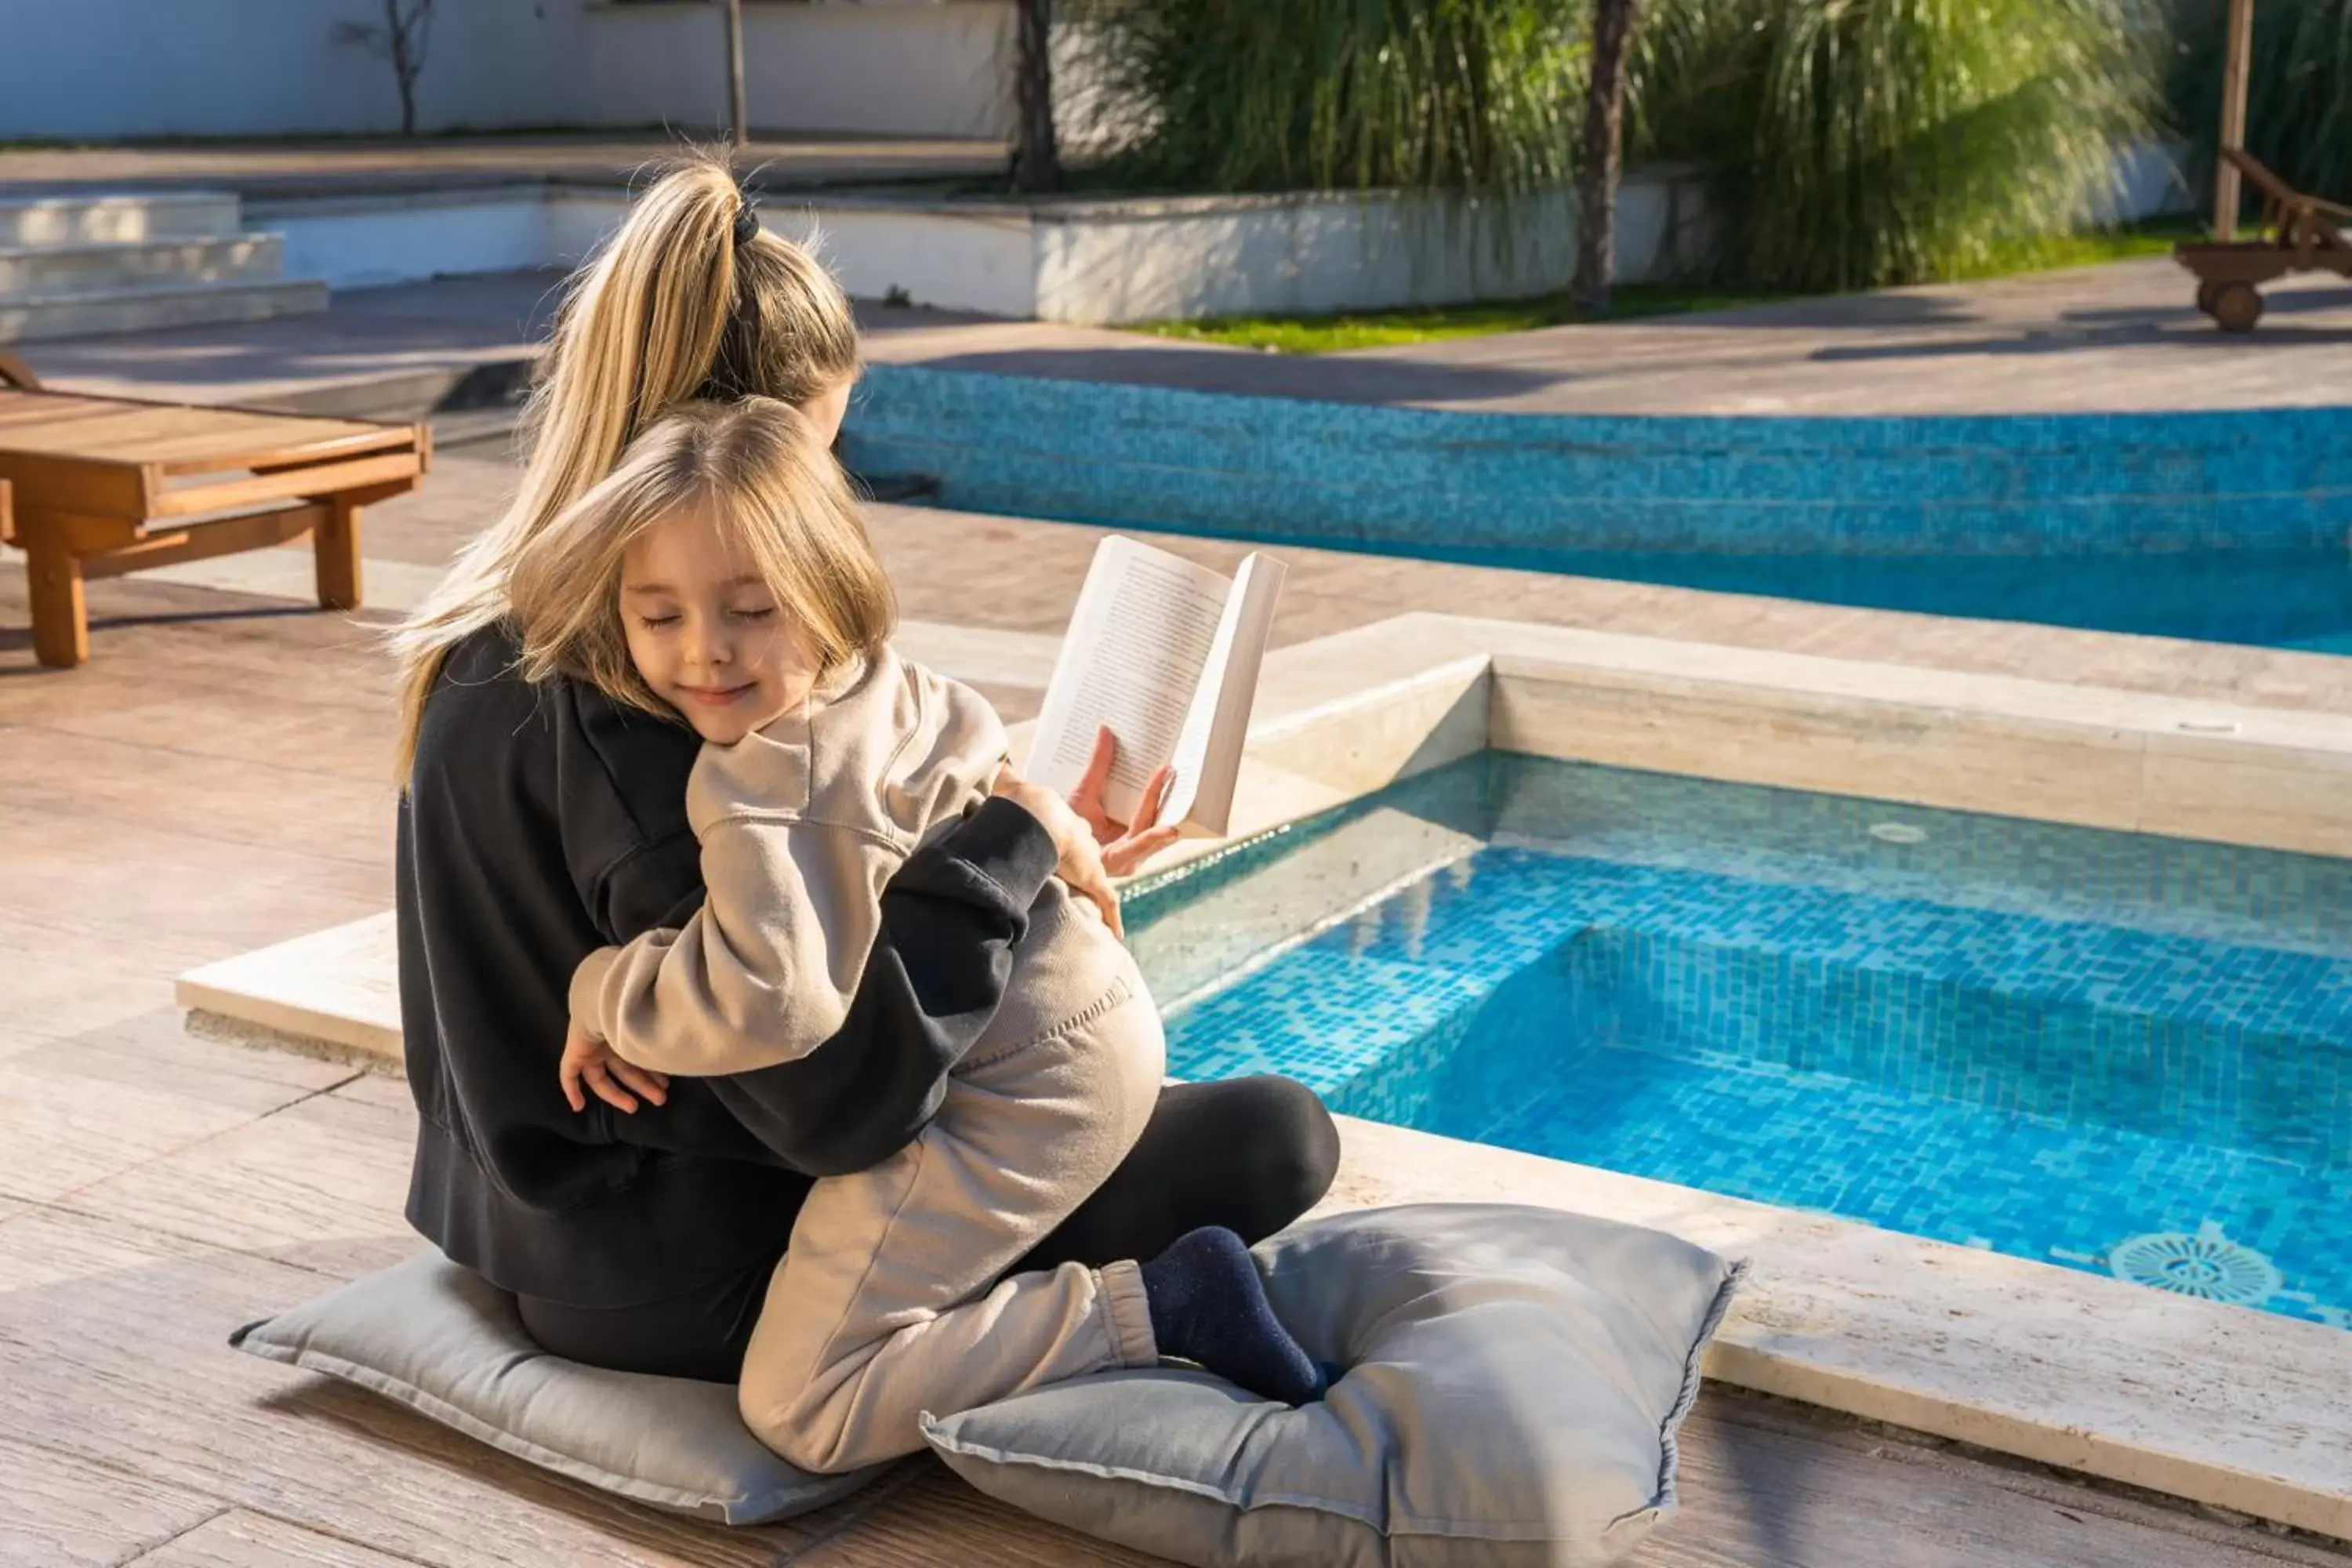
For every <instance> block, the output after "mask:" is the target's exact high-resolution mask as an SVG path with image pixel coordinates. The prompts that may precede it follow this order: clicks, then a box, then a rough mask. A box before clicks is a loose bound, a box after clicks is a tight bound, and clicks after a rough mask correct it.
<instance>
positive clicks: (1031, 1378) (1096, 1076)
mask: <svg viewBox="0 0 2352 1568" xmlns="http://www.w3.org/2000/svg"><path fill="white" fill-rule="evenodd" d="M1059 888H1060V884H1058V883H1055V884H1053V885H1052V891H1054V892H1055V894H1058V890H1059ZM1050 902H1051V904H1052V907H1051V908H1050V909H1048V910H1044V911H1042V913H1043V915H1044V917H1045V918H1043V919H1042V920H1039V919H1036V918H1034V917H1033V925H1032V929H1031V931H1030V935H1029V939H1028V940H1027V941H1025V942H1024V943H1023V944H1022V949H1021V950H1020V951H1019V952H1017V953H1016V958H1015V973H1014V977H1013V987H1012V990H1011V993H1010V994H1009V995H1008V998H1007V1002H1006V1005H1005V1006H1004V1008H1003V1010H1001V1011H1000V1013H999V1015H998V1017H997V1019H996V1021H995V1022H994V1023H993V1024H992V1026H991V1027H990V1029H989V1030H988V1031H987V1032H986V1033H985V1034H984V1035H983V1037H982V1040H981V1042H980V1043H979V1044H978V1045H976V1046H975V1047H973V1049H972V1051H971V1054H970V1055H969V1056H968V1057H967V1058H965V1059H964V1061H963V1062H961V1064H959V1065H958V1067H957V1068H956V1069H955V1072H954V1073H953V1075H952V1076H951V1077H950V1079H949V1082H948V1089H947V1098H946V1100H945V1102H944V1103H943V1104H942V1105H941V1106H940V1112H939V1114H938V1116H937V1117H935V1118H933V1120H932V1121H931V1124H930V1125H929V1127H928V1128H927V1129H925V1130H924V1131H923V1133H922V1135H921V1136H920V1137H919V1138H917V1139H916V1140H915V1142H912V1143H910V1144H908V1146H907V1147H906V1148H905V1149H902V1150H900V1151H899V1152H898V1153H897V1154H894V1155H892V1156H891V1157H890V1158H889V1159H887V1160H885V1161H884V1162H883V1163H880V1164H879V1165H877V1166H875V1167H873V1168H872V1169H871V1170H867V1171H862V1172H859V1173H857V1174H856V1175H851V1176H833V1177H827V1178H825V1179H824V1180H823V1181H820V1182H818V1183H817V1184H816V1185H815V1187H814V1189H813V1190H812V1191H811V1192H810V1194H809V1196H808V1200H807V1202H806V1203H804V1204H803V1205H802V1207H801V1212H800V1219H799V1221H798V1223H796V1224H795V1225H794V1226H793V1237H792V1244H791V1246H790V1247H789V1248H788V1249H787V1250H786V1252H785V1254H784V1259H783V1261H782V1263H781V1264H779V1265H777V1268H776V1272H775V1276H774V1278H773V1279H771V1280H770V1281H769V1284H768V1296H767V1300H766V1302H765V1304H764V1306H763V1307H762V1309H761V1314H760V1321H759V1322H758V1324H757V1325H756V1326H755V1327H754V1329H753V1330H752V1333H751V1346H750V1349H749V1351H748V1352H747V1353H746V1355H745V1357H744V1362H743V1373H742V1379H741V1382H740V1385H739V1390H738V1394H739V1400H740V1406H741V1409H742V1414H743V1419H744V1422H745V1424H746V1425H748V1426H750V1427H751V1431H752V1432H753V1434H754V1435H756V1436H758V1437H759V1438H760V1440H761V1442H763V1443H765V1444H767V1445H768V1447H771V1448H773V1449H774V1450H775V1451H776V1452H777V1453H779V1454H781V1455H782V1456H783V1457H784V1458H786V1459H789V1460H790V1461H792V1462H793V1464H795V1465H798V1466H800V1467H801V1468H803V1469H806V1470H813V1471H817V1472H820V1473H825V1472H834V1471H840V1470H848V1469H855V1468H858V1467H859V1466H862V1465H868V1464H873V1463H875V1462H877V1460H882V1459H888V1458H898V1456H900V1455H903V1454H910V1453H913V1452H915V1451H917V1450H918V1449H919V1448H920V1447H922V1446H923V1442H922V1436H921V1433H920V1432H919V1429H918V1427H917V1417H918V1416H919V1415H921V1414H922V1413H923V1412H926V1411H929V1412H930V1413H931V1414H933V1415H952V1414H955V1413H956V1412H959V1411H963V1410H969V1409H971V1408H972V1407H973V1406H975V1405H984V1404H987V1403H988V1402H990V1401H991V1400H995V1399H1002V1398H1003V1397H1004V1396H1006V1395H1007V1394H1017V1393H1019V1392H1020V1391H1021V1390H1023V1389H1025V1388H1031V1387H1034V1386H1035V1385H1036V1384H1044V1383H1052V1382H1055V1381H1058V1380H1059V1379H1062V1378H1066V1377H1076V1376H1079V1375H1081V1374H1083V1373H1090V1372H1102V1371H1107V1370H1109V1369H1112V1368H1116V1367H1126V1366H1150V1365H1152V1364H1154V1363H1156V1362H1157V1360H1158V1349H1157V1346H1156V1345H1155V1344H1154V1343H1153V1341H1152V1335H1151V1320H1150V1313H1149V1311H1148V1310H1147V1308H1146V1304H1145V1301H1144V1295H1143V1281H1142V1277H1141V1275H1140V1274H1139V1271H1138V1269H1137V1268H1136V1265H1135V1264H1134V1263H1132V1262H1118V1263H1112V1264H1109V1265H1108V1266H1106V1267H1104V1268H1086V1267H1084V1266H1083V1265H1080V1264H1076V1263H1066V1264H1063V1265H1062V1266H1061V1267H1060V1268H1056V1269H1054V1270H1053V1271H1052V1272H1050V1273H1034V1274H1018V1275H1013V1276H1012V1277H1010V1278H1003V1279H1000V1278H999V1276H1000V1275H1003V1271H1004V1270H1005V1269H1006V1268H1010V1267H1011V1266H1012V1265H1013V1263H1014V1262H1015V1261H1016V1260H1017V1259H1018V1258H1020V1257H1021V1256H1022V1254H1024V1252H1026V1251H1028V1250H1029V1248H1031V1247H1034V1246H1035V1245H1036V1244H1037V1243H1038V1242H1039V1241H1041V1240H1043V1239H1044V1238H1045V1236H1046V1235H1047V1233H1049V1232H1050V1231H1052V1230H1053V1229H1054V1228H1055V1226H1057V1225H1059V1224H1060V1223H1061V1222H1062V1220H1064V1219H1065V1218H1066V1217H1067V1216H1068V1215H1069V1214H1070V1213H1071V1211H1072V1210H1074V1209H1076V1207H1077V1206H1078V1205H1079V1204H1081V1203H1083V1202H1085V1201H1086V1199H1087V1197H1088V1196H1090V1195H1091V1194H1093V1193H1094V1191H1095V1189H1096V1188H1097V1187H1099V1186H1100V1185H1102V1184H1103V1182H1104V1180H1105V1179H1106V1178H1108V1176H1109V1175H1110V1173H1111V1172H1112V1171H1113V1170H1115V1169H1116V1168H1117V1167H1118V1163H1119V1162H1120V1161H1121V1160H1123V1159H1125V1158H1126V1157H1127V1154H1128V1152H1129V1150H1131V1149H1132V1148H1133V1147H1134V1146H1135V1142H1136V1140H1137V1139H1138V1138H1139V1137H1140V1136H1141V1135H1142V1132H1143V1126H1144V1123H1145V1122H1146V1121H1148V1120H1150V1115H1151V1110H1152V1106H1153V1105H1154V1103H1155V1102H1156V1101H1157V1100H1158V1099H1159V1096H1160V1079H1161V1076H1162V1073H1163V1071H1164V1068H1165V1066H1166V1061H1167V1042H1166V1038H1165V1036H1164V1035H1163V1033H1162V1031H1161V1028H1160V1014H1159V1009H1158V1007H1157V1006H1156V1005H1154V1003H1153V1002H1152V1000H1151V995H1150V992H1149V991H1148V990H1147V989H1145V987H1144V984H1143V980H1142V977H1141V976H1140V975H1139V974H1138V973H1135V969H1134V965H1133V963H1132V961H1131V960H1129V958H1128V957H1127V955H1126V953H1125V952H1124V951H1123V950H1120V949H1119V948H1118V947H1117V945H1116V944H1115V943H1112V942H1109V941H1108V937H1107V936H1102V935H1101V933H1100V932H1099V921H1097V919H1096V917H1095V916H1094V914H1093V911H1092V910H1090V909H1087V910H1080V911H1077V912H1076V913H1073V912H1072V911H1071V910H1070V909H1069V907H1068V905H1067V902H1066V900H1062V899H1060V898H1058V897H1056V898H1055V899H1054V900H1050ZM1089 921H1091V922H1093V923H1094V925H1095V926H1096V928H1097V930H1096V931H1095V932H1094V933H1092V934H1094V935H1095V936H1097V938H1098V939H1099V940H1096V941H1085V940H1081V938H1082V934H1084V933H1081V932H1080V931H1078V930H1077V929H1076V928H1077V927H1078V926H1079V925H1081V924H1084V923H1086V922H1089ZM1104 982H1107V984H1104ZM1088 998H1090V999H1088ZM1000 1040H1002V1041H1003V1042H1004V1043H1003V1044H999V1043H998V1042H999V1041H1000Z"/></svg>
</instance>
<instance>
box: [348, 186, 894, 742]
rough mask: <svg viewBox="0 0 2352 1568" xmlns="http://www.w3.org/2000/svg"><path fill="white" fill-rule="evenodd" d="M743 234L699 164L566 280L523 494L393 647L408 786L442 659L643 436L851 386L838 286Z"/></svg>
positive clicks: (465, 553)
mask: <svg viewBox="0 0 2352 1568" xmlns="http://www.w3.org/2000/svg"><path fill="white" fill-rule="evenodd" d="M739 221H744V222H745V226H746V230H747V232H749V231H750V225H749V223H748V221H746V220H745V206H744V200H743V194H742V191H741V189H740V187H739V186H738V185H737V184H736V183H735V177H734V175H733V174H732V173H730V170H729V168H728V166H727V164H726V163H724V162H723V161H721V160H719V159H718V158H715V157H707V156H697V157H695V158H693V159H691V160H689V161H688V162H687V163H682V164H680V165H679V166H677V168H675V169H672V170H671V171H670V172H669V173H667V174H664V175H663V176H662V177H661V179H660V180H658V181H657V182H656V183H655V184H654V185H653V186H652V188H650V189H649V190H647V191H646V194H645V195H643V196H641V197H639V198H638V199H637V201H636V202H635V204H634V205H632V206H631V207H630V209H629V215H628V216H627V218H626V219H625V221H624V222H623V223H622V225H621V226H620V228H619V230H618V231H617V232H615V233H614V235H613V237H612V238H611V239H609V240H607V241H606V242H605V243H604V246H603V247H602V248H600V249H599V250H598V251H597V253H596V254H595V255H594V256H593V257H591V258H589V259H588V260H587V261H586V262H584V263H583V264H582V265H581V267H580V269H579V270H578V271H577V272H575V273H574V274H573V275H572V281H571V284H570V285H569V289H568V292H567V293H566V295H565V298H564V301H563V307H562V310H561V311H560V312H559V313H558V315H557V317H556V323H555V332H554V336H553V338H552V339H551V342H550V343H549V346H548V349H547V353H546V354H545V356H544V357H543V358H542V359H541V363H540V372H539V384H538V386H537V387H536V389H535V390H534V391H533V393H532V395H531V400H530V406H529V408H528V409H526V410H525V412H524V416H523V428H524V430H525V432H526V436H527V440H528V442H529V447H530V457H529V458H528V460H527V461H526V463H525V466H524V468H523V474H522V484H521V488H520V490H519V491H518V492H517V494H516V496H515V499H514V501H513V504H512V505H510V506H509V507H508V509H507V511H506V515H505V516H503V517H501V518H500V519H499V521H497V522H496V523H494V524H492V525H491V526H490V527H489V528H488V529H486V530H485V531H483V532H482V533H481V534H479V535H478V536H477V537H476V538H475V539H474V540H473V541H472V542H470V543H468V544H467V546H466V548H465V549H464V550H462V551H460V552H458V554H457V560H456V561H455V562H454V563H452V564H451V566H450V568H449V572H448V574H447V575H446V577H444V578H443V579H442V581H441V584H440V585H439V586H438V587H437V588H436V589H435V590H434V592H433V594H432V595H431V596H430V597H428V598H427V599H426V600H425V603H424V605H421V606H420V607H419V608H418V609H417V611H416V613H415V615H413V616H410V617H409V618H408V620H407V621H406V622H404V624H403V625H402V626H401V627H400V629H399V631H398V632H397V633H395V634H394V639H393V647H394V653H395V654H396V656H397V658H398V659H399V663H400V752H399V763H398V765H399V771H400V778H401V780H402V783H403V784H404V785H405V784H406V781H407V778H408V772H409V768H410V765H411V764H412V763H413V762H414V761H415V752H416V731H417V725H418V723H419V721H421V720H422V718H423V716H424V711H425V698H426V697H427V696H429V695H430V694H431V692H432V690H433V683H434V680H435V679H436V677H437V676H438V675H439V674H440V671H441V664H442V661H443V659H445V658H446V657H447V656H448V652H449V649H450V648H451V647H454V646H455V645H456V644H457V643H458V642H460V641H462V640H463V639H465V638H466V637H470V636H472V635H473V634H474V633H475V632H478V631H479V630H481V629H482V628H483V627H484V626H491V625H494V624H495V623H497V622H498V621H499V620H500V619H502V618H504V617H505V616H506V615H507V614H508V611H509V600H508V583H509V578H510V577H511V575H512V574H513V571H514V564H515V562H516V559H517V558H518V557H519V556H520V554H521V552H523V551H524V550H525V549H526V548H527V547H528V546H529V545H530V542H531V541H532V540H533V539H534V538H536V537H537V536H538V535H539V533H540V532H541V530H543V529H545V528H546V527H547V526H548V524H549V523H551V521H554V520H555V518H556V517H557V515H558V514H560V513H561V512H562V510H564V509H565V508H566V507H568V506H570V505H571V504H572V502H573V501H575V500H579V499H580V498H581V497H582V496H583V495H584V494H585V493H587V491H588V489H589V488H590V487H591V486H593V485H594V484H595V483H596V482H597V481H598V480H600V479H604V476H605V475H606V474H607V473H609V472H610V471H611V470H612V468H613V465H614V463H615V462H616V461H618V460H619V458H620V456H621V453H622V451H623V450H624V449H625V448H626V447H627V446H628V445H629V443H630V442H631V441H633V440H635V438H636V437H637V434H638V433H639V432H640V431H642V430H644V429H645V428H646V426H649V425H651V424H652V423H653V422H654V421H656V419H659V418H660V417H661V416H663V415H664V414H665V413H667V411H669V410H670V409H671V408H673V407H675V406H677V405H679V404H681V403H683V402H686V401H688V400H689V399H692V398H697V397H718V398H730V397H747V396H758V397H769V398H777V399H781V400H782V401H784V402H786V403H802V402H805V401H807V400H808V399H809V398H812V397H814V396H817V395H820V394H822V393H824V392H826V391H829V390H830V389H832V388H833V387H835V386H837V385H839V384H841V383H843V382H844V381H845V380H847V379H848V378H850V377H851V376H854V375H856V374H857V323H856V319H855V318H854V317H853V316H852V315H851V313H850V309H849V300H848V299H847V298H846V297H845V295H844V294H843V293H842V291H841V288H840V286H839V285H838V284H836V283H835V282H834V280H833V279H832V277H831V276H830V275H828V274H827V273H826V272H825V270H824V268H823V267H821V266H819V265H818V264H817V261H816V258H814V257H813V256H811V255H810V254H809V252H808V251H807V250H806V249H804V248H803V247H801V246H798V245H795V244H793V242H792V241H790V240H788V239H783V238H781V237H777V236H774V235H771V234H767V233H765V232H756V233H750V237H748V238H746V239H744V240H741V241H740V242H739V241H738V240H737V238H736V230H737V225H738V223H739Z"/></svg>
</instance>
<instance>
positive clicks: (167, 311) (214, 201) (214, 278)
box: [0, 191, 327, 343]
mask: <svg viewBox="0 0 2352 1568" xmlns="http://www.w3.org/2000/svg"><path fill="white" fill-rule="evenodd" d="M284 273H285V240H284V238H283V237H281V236H278V235H275V234H247V233H246V232H245V229H244V227H243V225H242V224H241V222H240V220H239V216H238V211H237V198H236V195H233V194H230V193H227V192H219V191H173V192H161V193H156V194H152V195H144V194H142V195H64V196H31V197H10V198H0V343H9V342H40V341H44V340H47V339H55V338H81V337H95V336H99V335H100V334H103V333H108V332H134V331H157V330H160V329H163V328H169V327H206V326H217V325H221V324H224V323H230V322H243V321H268V320H269V319H271V318H273V317H277V316H295V315H303V314H307V313H308V312H310V311H313V310H325V309H326V308H327V286H326V285H325V284H323V283H319V282H312V281H305V280H302V279H289V278H287V277H286V276H284Z"/></svg>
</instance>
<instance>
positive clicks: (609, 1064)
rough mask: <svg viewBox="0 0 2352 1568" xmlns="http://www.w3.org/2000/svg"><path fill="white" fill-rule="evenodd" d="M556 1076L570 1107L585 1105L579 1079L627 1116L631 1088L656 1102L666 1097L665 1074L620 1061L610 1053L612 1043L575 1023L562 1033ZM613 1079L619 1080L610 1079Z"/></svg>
mask: <svg viewBox="0 0 2352 1568" xmlns="http://www.w3.org/2000/svg"><path fill="white" fill-rule="evenodd" d="M556 1076H557V1078H558V1079H561V1080H562V1084H563V1098H564V1099H565V1100H568V1101H570V1102H571V1105H572V1110H587V1109H588V1100H587V1096H586V1095H583V1094H582V1093H581V1092H580V1086H581V1084H582V1083H583V1082H585V1083H586V1084H587V1086H588V1089H589V1091H590V1092H591V1093H593V1094H594V1095H595V1097H596V1098H597V1099H599V1100H603V1101H604V1103H605V1104H607V1105H609V1106H611V1107H612V1108H613V1109H614V1110H619V1111H623V1112H625V1113H627V1114H628V1115H631V1116H635V1114H636V1113H637V1101H636V1096H635V1095H632V1094H631V1093H630V1092H629V1090H630V1089H635V1090H636V1091H637V1094H642V1095H644V1096H645V1097H646V1099H647V1100H652V1101H653V1102H654V1103H655V1104H656V1105H660V1104H663V1103H665V1102H667V1100H668V1099H669V1074H667V1073H666V1072H654V1071H652V1070H650V1069H649V1068H641V1067H636V1066H635V1065H633V1064H631V1063H628V1062H625V1061H623V1060H622V1059H621V1058H619V1057H617V1056H615V1055H614V1054H613V1047H610V1046H608V1045H606V1044H605V1043H604V1041H602V1040H600V1039H598V1038H596V1037H594V1036H593V1035H591V1034H589V1033H588V1032H587V1031H586V1030H584V1029H583V1028H582V1027H581V1026H579V1025H577V1024H574V1025H572V1027H571V1029H570V1031H569V1032H568V1033H567V1034H565V1036H564V1037H563V1063H562V1066H561V1067H559V1068H557V1069H556ZM614 1079H619V1080H620V1081H619V1082H618V1083H616V1082H614ZM623 1085H626V1086H627V1087H626V1088H624V1087H623Z"/></svg>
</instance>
